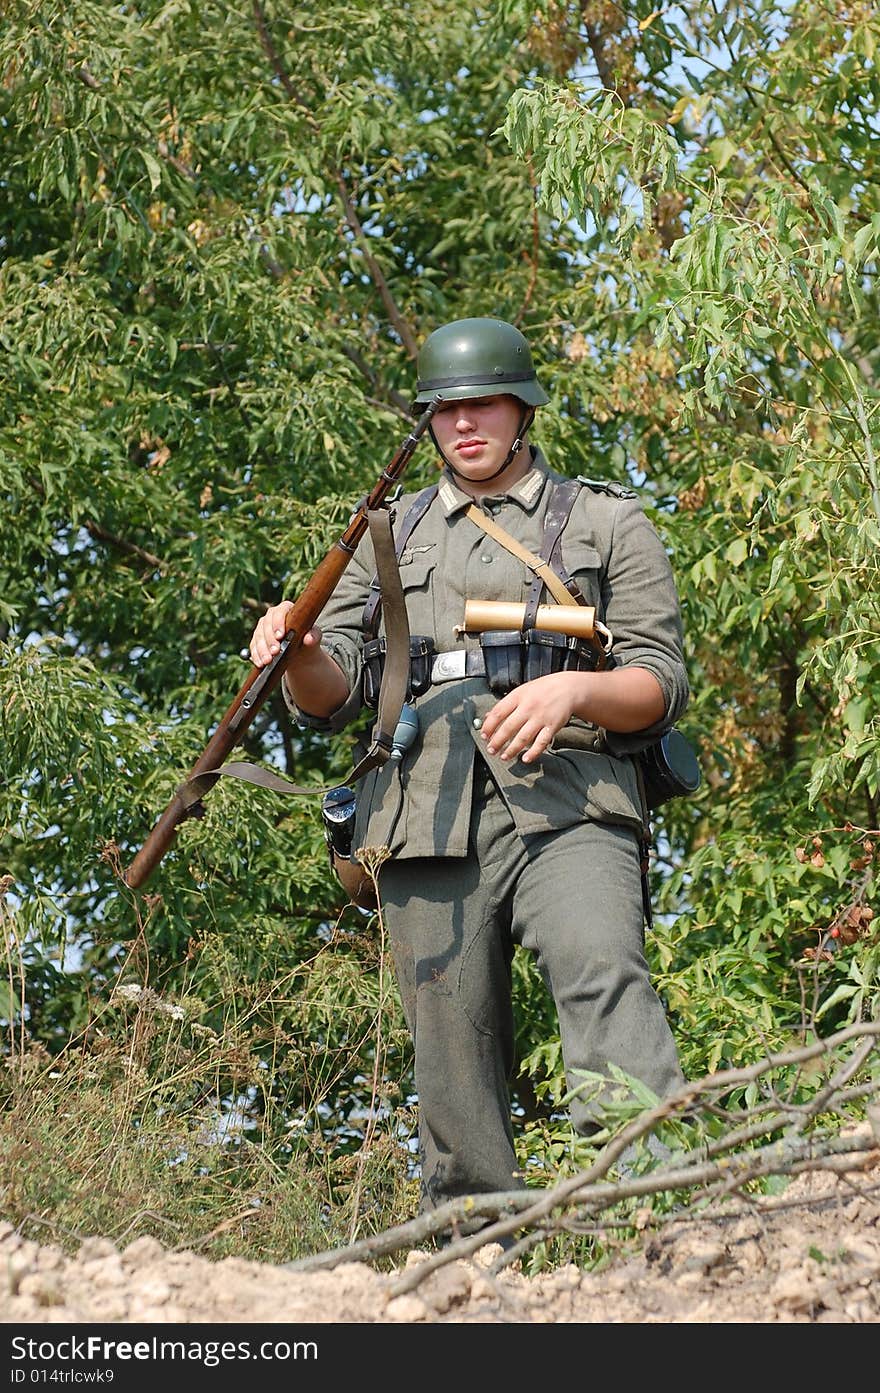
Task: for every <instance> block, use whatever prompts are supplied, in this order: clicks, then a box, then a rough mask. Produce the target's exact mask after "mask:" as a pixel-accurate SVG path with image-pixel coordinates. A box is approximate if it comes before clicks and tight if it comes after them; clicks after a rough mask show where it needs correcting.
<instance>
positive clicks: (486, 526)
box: [465, 503, 579, 605]
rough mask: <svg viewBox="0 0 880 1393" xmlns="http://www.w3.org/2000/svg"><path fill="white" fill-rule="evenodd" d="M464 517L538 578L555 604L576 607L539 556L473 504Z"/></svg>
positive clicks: (570, 596) (574, 600) (557, 578)
mask: <svg viewBox="0 0 880 1393" xmlns="http://www.w3.org/2000/svg"><path fill="white" fill-rule="evenodd" d="M465 516H466V517H469V518H470V520H471V522H475V523H476V524H477V527H481V528H482V529H483V531H484V532H487V533H488V534H489V536H490V537H493V538H494V540H495V541H496V542H500V544H501V546H503V547H504V548H505V550H506V551H509V552H510V553H511V554H512V555H513V556H516V557H517V558H518V559H519V560H520V561H523V562H524V563H525V564H526V566H528V568H529V570H530V571H534V572H535V575H537V576H540V577H541V580H542V581H543V582H544V584H545V585H546V587H547V589H548V590H549V591H550V594H551V595H552V596H553V598H554V600H555V601H556V603H557V604H560V605H576V604H578V603H579V601H578V600H576V599H575V598H574V596H573V595H571V594H570V593H569V591H568V590H567V589H566V588H565V586H564V585H563V583H562V581H561V580H560V579H559V577H558V575H557V574H556V572H555V571H554V570H553V568H552V567H551V566H550V565H549V564H548V563H547V562H546V561H544V560H542V559H541V557H540V556H536V555H535V553H534V552H533V551H529V549H528V547H524V546H522V545H521V544H520V543H519V542H518V541H517V540H516V538H515V537H511V535H510V533H509V532H505V531H504V528H503V527H499V526H498V523H497V522H495V521H494V520H493V519H492V518H489V517H487V516H486V514H485V513H483V512H482V511H481V510H480V509H479V508H478V507H477V505H476V504H475V503H472V504H471V505H470V507H469V508H468V509H467V511H466V513H465Z"/></svg>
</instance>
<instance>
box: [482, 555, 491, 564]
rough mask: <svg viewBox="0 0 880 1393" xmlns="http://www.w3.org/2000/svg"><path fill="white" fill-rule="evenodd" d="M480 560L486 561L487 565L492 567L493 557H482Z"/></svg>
mask: <svg viewBox="0 0 880 1393" xmlns="http://www.w3.org/2000/svg"><path fill="white" fill-rule="evenodd" d="M480 560H481V561H485V563H486V565H487V566H489V565H491V562H492V557H491V556H481V557H480Z"/></svg>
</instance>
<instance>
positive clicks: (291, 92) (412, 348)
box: [253, 0, 418, 359]
mask: <svg viewBox="0 0 880 1393" xmlns="http://www.w3.org/2000/svg"><path fill="white" fill-rule="evenodd" d="M253 10H254V19H255V22H256V26H257V32H258V33H259V35H260V42H261V43H262V45H263V48H264V50H265V52H266V56H267V57H268V59H269V62H270V63H271V64H272V70H273V72H274V73H275V75H276V77H277V78H278V81H279V82H280V83H281V85H282V87H283V88H284V91H285V92H286V93H287V96H288V98H289V100H290V101H292V102H293V103H294V105H295V106H297V107H298V108H299V109H300V111H302V113H303V114H304V116H305V119H306V120H307V122H308V124H309V126H310V127H311V129H312V131H313V132H314V133H315V135H319V134H320V132H321V127H320V124H319V123H318V122H317V121H316V120H315V118H314V116H313V115H312V113H311V111H310V110H309V108H308V105H307V104H306V102H305V101H303V99H302V97H301V96H300V94H299V92H298V91H297V89H296V87H294V85H293V82H292V81H291V78H290V74H289V73H288V72H287V69H286V68H285V66H284V64H283V63H282V62H281V58H280V56H279V54H278V51H277V50H276V48H275V45H274V44H273V42H272V36H271V35H270V33H269V28H268V25H267V23H266V16H265V12H264V10H263V6H262V4H261V3H260V0H253ZM330 173H331V176H332V178H333V181H334V183H335V184H336V188H337V191H338V193H339V197H340V200H341V202H342V208H343V211H344V213H345V221H346V223H347V224H348V228H349V231H350V232H351V234H352V236H353V237H354V239H355V242H356V243H357V246H358V249H359V251H360V253H361V255H362V256H363V258H364V262H365V264H366V267H367V270H368V272H369V275H370V279H371V280H372V282H373V284H374V286H375V287H376V289H377V290H378V292H379V297H380V299H381V301H382V304H383V305H384V307H385V312H386V314H387V315H388V318H389V320H390V321H391V324H392V326H393V327H394V330H395V332H396V333H397V336H398V338H399V339H400V341H401V343H402V344H403V346H404V348H405V349H406V351H407V353H408V355H409V357H410V358H413V359H414V358H416V357H417V356H418V345H417V343H416V339H415V335H414V334H413V331H412V329H411V328H410V327H409V325H408V324H407V322H406V320H405V319H404V317H403V315H402V314H401V312H400V309H399V308H398V306H397V303H396V301H395V299H394V296H393V295H392V294H391V290H390V288H389V286H388V282H387V281H386V279H385V275H384V273H383V271H382V268H381V266H380V265H379V263H378V262H377V261H376V258H375V257H374V256H373V254H372V252H371V251H370V249H369V241H368V238H367V236H366V233H365V232H364V229H363V226H362V224H361V220H360V218H359V216H358V213H357V210H356V208H355V206H354V202H353V200H352V197H351V193H350V191H349V188H348V185H347V183H346V181H345V177H344V175H343V173H342V171H341V169H339V168H338V167H337V166H335V165H332V166H331V168H330Z"/></svg>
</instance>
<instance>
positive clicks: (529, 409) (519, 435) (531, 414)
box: [428, 406, 535, 484]
mask: <svg viewBox="0 0 880 1393" xmlns="http://www.w3.org/2000/svg"><path fill="white" fill-rule="evenodd" d="M534 419H535V408H534V407H533V406H526V407H524V408H523V413H522V416H521V417H520V421H519V427H518V428H517V432H516V439H515V440H514V442H513V444H512V445H511V447H510V449H509V450H508V452H507V455H506V456H505V459H504V461H503V463H502V464H500V465H499V466H498V468H497V469H496V470H495V473H494V474H487V475H486V476H485V478H483V479H481V480H480V483H481V484H488V482H489V480H490V479H497V478H498V475H499V474H503V473H504V471H505V469H506V468H507V466H508V465H509V464H511V463H512V461H513V458H514V456H515V455H517V454H519V452H520V450H521V449H522V447H523V445H524V444H525V435H526V431H527V430H528V429H529V426H530V425H531V424H532V422H533V421H534ZM428 433H429V435H430V437H431V439H432V440H433V442H434V449H435V450H436V451H437V454H438V455H439V456H440V458H441V459H442V461H443V463H444V464H445V465H446V466H447V467H448V468H449V469H451V470H452V472H453V474H455V476H456V477H457V478H459V479H464V480H465V482H466V483H471V482H473V481H472V480H469V479H468V477H467V475H466V474H461V473H459V471H458V470H457V469H456V467H455V465H454V464H453V463H452V461H451V460H448V459H447V458H446V456H445V455H444V453H443V451H442V450H441V449H440V446H439V445H438V444H437V437H436V435H435V434H434V427H433V426H429V427H428Z"/></svg>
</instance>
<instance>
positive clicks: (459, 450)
mask: <svg viewBox="0 0 880 1393" xmlns="http://www.w3.org/2000/svg"><path fill="white" fill-rule="evenodd" d="M485 444H486V442H485V440H481V439H480V438H479V437H478V436H474V437H473V438H472V439H470V440H459V442H458V444H457V445H456V447H455V450H456V454H459V455H462V456H463V457H464V458H465V459H470V458H471V456H472V455H475V454H477V452H478V451H479V450H482V449H483V448H484V447H485Z"/></svg>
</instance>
